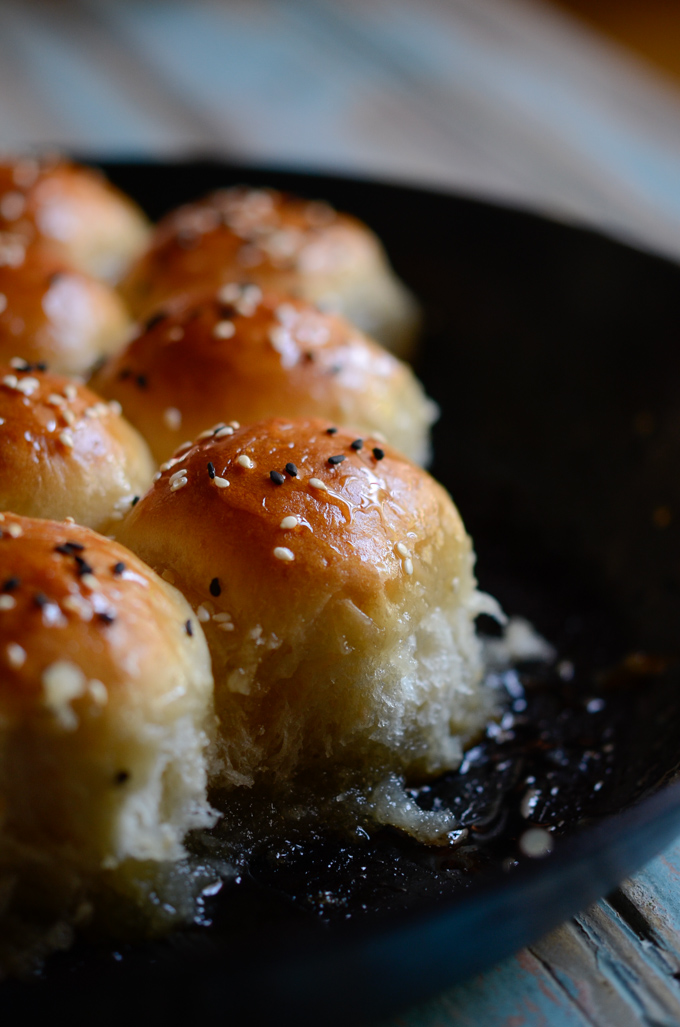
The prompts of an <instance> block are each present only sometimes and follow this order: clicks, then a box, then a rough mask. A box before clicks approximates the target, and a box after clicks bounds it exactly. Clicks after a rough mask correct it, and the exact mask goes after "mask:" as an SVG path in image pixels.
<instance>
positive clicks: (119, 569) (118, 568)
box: [111, 560, 125, 574]
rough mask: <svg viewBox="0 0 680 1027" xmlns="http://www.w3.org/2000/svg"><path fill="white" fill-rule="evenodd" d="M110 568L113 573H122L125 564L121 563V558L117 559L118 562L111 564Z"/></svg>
mask: <svg viewBox="0 0 680 1027" xmlns="http://www.w3.org/2000/svg"><path fill="white" fill-rule="evenodd" d="M111 569H112V571H113V573H114V574H122V573H123V571H124V570H125V564H124V563H123V561H122V560H119V561H118V563H114V565H113V567H112V568H111Z"/></svg>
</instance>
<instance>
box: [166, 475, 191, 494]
mask: <svg viewBox="0 0 680 1027" xmlns="http://www.w3.org/2000/svg"><path fill="white" fill-rule="evenodd" d="M188 484H189V480H188V478H177V480H176V481H173V483H172V485H171V486H170V491H171V492H179V490H180V489H183V488H184V486H185V485H188Z"/></svg>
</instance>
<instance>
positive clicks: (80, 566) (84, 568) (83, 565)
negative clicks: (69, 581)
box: [73, 553, 93, 578]
mask: <svg viewBox="0 0 680 1027" xmlns="http://www.w3.org/2000/svg"><path fill="white" fill-rule="evenodd" d="M73 559H74V560H75V562H76V573H77V575H78V577H79V578H82V576H83V574H92V573H93V570H92V567H91V566H90V564H89V563H88V562H87V560H84V559H83V557H82V556H78V554H77V553H74V554H73Z"/></svg>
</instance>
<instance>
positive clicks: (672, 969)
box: [0, 0, 680, 1027]
mask: <svg viewBox="0 0 680 1027" xmlns="http://www.w3.org/2000/svg"><path fill="white" fill-rule="evenodd" d="M52 145H56V146H58V147H60V148H63V149H66V150H75V151H78V152H80V153H88V154H92V155H94V156H101V157H102V158H105V157H108V158H110V157H116V156H120V157H130V156H138V157H147V156H154V155H157V156H168V155H181V154H186V153H200V154H219V155H223V156H226V157H228V158H237V159H240V160H243V161H249V162H257V163H260V164H265V165H271V166H272V167H292V168H302V169H305V170H310V169H311V170H314V169H317V170H336V171H344V172H350V173H359V174H362V175H369V176H374V177H378V178H382V179H387V180H397V181H407V182H412V183H416V184H429V185H433V186H436V187H438V188H443V189H447V190H458V191H463V192H467V193H472V194H475V195H482V196H487V197H493V198H496V199H501V200H503V201H505V202H508V203H512V204H515V205H520V206H522V207H528V208H532V209H538V210H540V211H543V212H546V213H548V214H550V215H552V216H554V217H557V218H561V219H565V220H569V221H575V222H580V223H586V224H591V225H595V226H598V227H600V228H602V229H603V230H605V231H608V232H610V233H612V234H614V235H616V236H618V237H621V238H624V239H628V240H632V241H634V242H636V243H637V244H638V245H641V246H643V247H648V248H650V249H652V250H658V251H661V252H664V253H666V254H669V255H671V256H674V257H677V258H680V91H676V87H675V85H674V84H673V82H672V80H671V79H668V80H664V79H663V78H662V77H661V76H660V75H657V74H656V73H655V72H654V71H653V70H652V69H651V68H650V67H648V66H645V65H643V64H642V63H641V62H639V61H638V60H636V59H635V58H634V57H633V56H632V55H630V54H628V53H627V52H625V51H624V50H622V49H617V48H616V46H614V45H613V44H611V43H607V42H606V41H605V40H604V39H603V38H601V37H599V36H597V35H595V34H594V32H593V31H592V30H590V29H588V28H586V27H585V26H584V25H581V24H579V23H578V22H576V21H575V20H572V19H570V17H569V16H568V15H567V14H566V13H565V12H564V11H563V10H558V9H553V8H551V7H550V6H548V5H546V4H541V3H539V2H531V0H231V2H229V3H226V2H222V0H193V2H184V0H62V2H56V0H5V2H3V3H2V4H0V146H1V147H2V148H3V149H6V150H17V149H26V148H33V147H39V148H45V147H46V146H52ZM679 980H680V846H675V847H673V848H672V849H671V850H669V851H668V852H666V853H665V854H664V855H663V856H660V857H659V858H658V859H656V860H655V861H654V862H653V863H651V864H650V865H649V866H648V867H647V868H646V869H644V870H643V871H641V872H640V873H639V874H637V875H636V877H635V878H634V879H633V880H631V881H628V882H626V883H625V884H623V885H622V886H621V888H620V889H618V890H617V892H616V893H615V894H614V895H612V896H610V897H609V898H608V899H607V900H602V901H601V902H599V903H598V904H597V905H595V906H593V907H592V908H591V909H589V910H588V911H587V912H585V913H583V914H581V915H580V916H578V917H575V918H574V919H573V920H572V921H570V922H568V923H566V924H564V925H563V926H562V927H560V928H559V929H558V930H556V931H555V932H553V934H551V935H550V936H548V937H547V938H544V939H543V940H542V941H540V942H539V943H537V944H535V945H534V946H532V947H531V948H530V949H528V950H525V951H523V952H521V953H520V954H519V955H517V956H516V957H514V958H512V959H510V960H508V961H507V962H505V963H504V964H502V965H500V966H497V967H495V968H494V969H493V970H490V971H488V972H487V973H485V974H482V975H481V976H480V977H478V978H476V979H475V980H472V981H470V982H468V983H466V984H464V985H461V986H459V987H456V988H454V989H452V990H451V991H449V992H447V993H445V994H443V995H441V996H439V997H437V998H436V999H433V1000H432V1001H431V1002H430V1003H428V1004H425V1005H422V1006H419V1007H418V1008H416V1009H413V1010H411V1011H407V1012H405V1013H404V1014H403V1015H402V1016H400V1017H398V1018H396V1019H394V1020H392V1021H390V1024H389V1025H386V1027H396V1025H397V1024H400V1025H403V1027H407V1025H408V1027H448V1025H452V1024H456V1025H465V1027H467V1025H469V1027H480V1025H481V1027H501V1025H503V1027H522V1025H531V1027H538V1025H541V1024H557V1025H559V1027H562V1025H564V1027H567V1025H578V1027H582V1025H583V1027H585V1025H588V1027H593V1025H598V1027H600V1025H602V1027H605V1025H607V1027H608V1025H616V1027H627V1025H629V1024H630V1025H632V1024H644V1025H672V1024H674V1025H677V1024H680V984H679V983H678V982H679Z"/></svg>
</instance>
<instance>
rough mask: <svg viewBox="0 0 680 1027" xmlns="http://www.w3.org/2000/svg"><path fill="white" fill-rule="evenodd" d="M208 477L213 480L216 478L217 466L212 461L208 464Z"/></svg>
mask: <svg viewBox="0 0 680 1027" xmlns="http://www.w3.org/2000/svg"><path fill="white" fill-rule="evenodd" d="M208 477H209V478H210V479H211V480H212V479H213V478H214V477H215V465H214V464H213V463H212V461H209V462H208Z"/></svg>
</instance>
